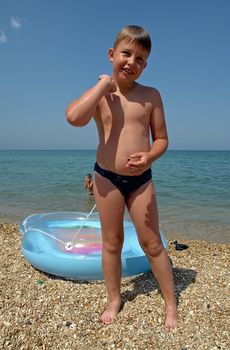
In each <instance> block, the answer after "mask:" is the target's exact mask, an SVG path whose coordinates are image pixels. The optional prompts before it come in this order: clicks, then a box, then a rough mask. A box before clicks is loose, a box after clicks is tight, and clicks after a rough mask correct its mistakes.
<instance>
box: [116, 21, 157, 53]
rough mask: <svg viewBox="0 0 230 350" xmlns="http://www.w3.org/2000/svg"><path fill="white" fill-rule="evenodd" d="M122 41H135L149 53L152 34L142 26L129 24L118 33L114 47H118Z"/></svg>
mask: <svg viewBox="0 0 230 350" xmlns="http://www.w3.org/2000/svg"><path fill="white" fill-rule="evenodd" d="M122 41H128V42H134V43H136V44H138V45H140V46H141V47H142V48H143V49H145V50H146V51H148V52H149V53H150V51H151V46H152V44H151V38H150V35H149V33H148V32H147V31H146V30H145V29H144V28H142V27H139V26H136V25H129V26H126V27H124V28H123V29H121V31H120V32H119V33H118V34H117V37H116V39H115V42H114V45H113V48H114V49H116V48H117V46H118V45H119V44H120V42H122Z"/></svg>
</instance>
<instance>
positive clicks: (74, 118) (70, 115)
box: [66, 74, 116, 126]
mask: <svg viewBox="0 0 230 350" xmlns="http://www.w3.org/2000/svg"><path fill="white" fill-rule="evenodd" d="M112 91H116V86H115V83H114V81H113V80H112V78H111V77H110V76H109V75H105V74H103V75H101V76H100V77H99V81H98V83H97V84H96V85H94V86H93V87H92V88H91V89H90V90H88V91H86V92H85V93H84V94H83V95H82V96H81V97H80V98H78V99H76V100H74V101H73V102H72V103H70V105H69V106H68V107H67V109H66V118H67V120H68V122H69V123H70V124H72V125H74V126H84V125H86V124H88V123H89V121H90V119H91V118H92V116H93V114H94V113H95V111H96V108H97V105H98V102H99V101H100V100H101V98H102V97H103V96H104V95H105V94H106V93H108V92H112Z"/></svg>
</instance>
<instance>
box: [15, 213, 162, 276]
mask: <svg viewBox="0 0 230 350" xmlns="http://www.w3.org/2000/svg"><path fill="white" fill-rule="evenodd" d="M124 231H125V238H124V245H123V249H122V275H123V277H126V276H132V275H137V274H140V273H143V272H147V271H149V270H150V265H149V262H148V259H147V258H146V256H145V254H144V252H143V250H142V249H141V247H140V245H139V242H138V239H137V235H136V231H135V228H134V225H133V224H132V222H131V221H129V220H126V221H125V222H124ZM20 232H21V234H22V253H23V255H24V257H25V258H26V260H27V261H28V262H29V263H30V264H31V265H33V266H34V267H36V268H37V269H39V270H41V271H44V272H47V273H50V274H53V275H56V276H61V277H65V278H70V279H75V280H101V279H103V274H102V267H101V250H102V241H101V225H100V221H99V217H98V214H97V213H94V214H92V215H91V216H90V218H88V216H87V214H85V213H79V212H55V213H44V214H34V215H31V216H29V217H28V218H26V219H25V220H24V221H23V222H22V223H21V225H20ZM161 239H162V242H163V245H164V247H165V248H166V245H167V243H166V240H165V238H164V236H163V234H162V233H161Z"/></svg>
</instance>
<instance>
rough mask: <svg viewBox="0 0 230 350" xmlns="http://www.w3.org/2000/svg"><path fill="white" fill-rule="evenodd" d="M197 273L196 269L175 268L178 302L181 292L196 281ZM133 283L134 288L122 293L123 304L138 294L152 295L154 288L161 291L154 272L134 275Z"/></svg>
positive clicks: (174, 275)
mask: <svg viewBox="0 0 230 350" xmlns="http://www.w3.org/2000/svg"><path fill="white" fill-rule="evenodd" d="M196 275H197V272H196V271H195V270H189V269H181V268H176V267H174V268H173V277H174V283H175V293H176V299H177V304H179V299H180V294H181V292H183V291H184V290H185V289H186V288H187V287H188V286H189V285H190V284H192V283H195V281H196ZM131 283H133V285H134V288H133V290H127V291H125V292H123V293H122V301H123V306H124V304H125V303H126V302H127V301H132V300H134V299H135V298H136V297H137V296H138V295H141V294H142V295H143V294H145V295H150V293H151V292H152V291H153V290H157V291H158V293H161V292H160V289H159V286H158V283H157V281H156V279H155V278H154V276H153V274H152V272H147V273H144V274H142V275H139V276H136V277H134V278H133V279H132V280H131Z"/></svg>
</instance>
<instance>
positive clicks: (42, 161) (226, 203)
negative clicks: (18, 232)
mask: <svg viewBox="0 0 230 350" xmlns="http://www.w3.org/2000/svg"><path fill="white" fill-rule="evenodd" d="M95 159H96V151H95V150H55V151H50V150H47V151H45V150H42V151H40V150H39V151H38V150H32V151H28V150H26V151H18V150H17V151H12V150H10V151H0V222H4V223H20V222H21V221H22V220H23V219H25V218H26V217H27V216H29V215H31V214H34V213H44V212H56V211H79V212H86V213H88V212H89V211H90V210H91V209H92V207H93V206H94V198H93V196H89V195H88V194H87V192H86V191H85V190H84V179H85V176H86V174H88V173H92V174H93V167H94V163H95ZM152 172H153V180H154V183H155V188H156V192H157V198H158V209H159V217H160V229H161V231H163V232H164V234H165V235H166V237H167V238H168V239H175V240H178V239H180V238H186V239H192V240H206V241H214V242H219V243H230V151H181V150H180V151H176V150H175V151H174V150H169V151H167V152H166V153H165V155H164V156H162V157H161V158H160V159H158V160H157V161H156V162H154V163H153V165H152ZM126 216H128V212H126Z"/></svg>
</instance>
